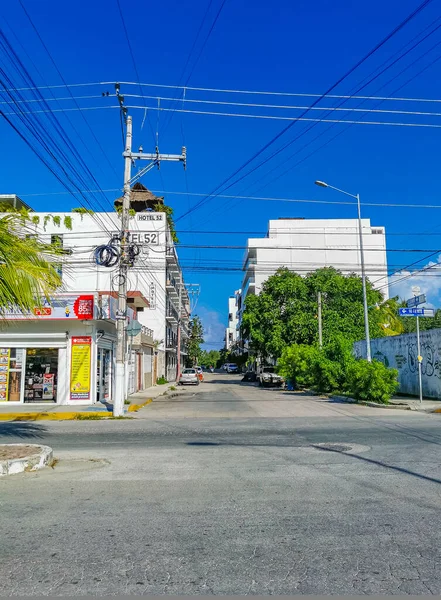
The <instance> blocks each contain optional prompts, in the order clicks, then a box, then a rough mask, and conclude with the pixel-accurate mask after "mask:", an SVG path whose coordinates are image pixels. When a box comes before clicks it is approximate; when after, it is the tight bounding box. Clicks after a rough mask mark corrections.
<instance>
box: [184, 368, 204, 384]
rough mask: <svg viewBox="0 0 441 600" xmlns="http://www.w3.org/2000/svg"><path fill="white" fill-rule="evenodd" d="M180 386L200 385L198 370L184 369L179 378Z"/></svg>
mask: <svg viewBox="0 0 441 600" xmlns="http://www.w3.org/2000/svg"><path fill="white" fill-rule="evenodd" d="M179 385H199V376H198V372H197V370H196V369H184V370H183V371H182V373H181V376H180V377H179Z"/></svg>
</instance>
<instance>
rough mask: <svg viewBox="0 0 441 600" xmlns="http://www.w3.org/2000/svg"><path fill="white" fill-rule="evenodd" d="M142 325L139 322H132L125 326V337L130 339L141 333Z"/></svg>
mask: <svg viewBox="0 0 441 600" xmlns="http://www.w3.org/2000/svg"><path fill="white" fill-rule="evenodd" d="M141 329H142V325H141V323H140V322H139V321H132V322H131V323H129V325H128V326H127V335H129V336H130V337H136V336H137V335H138V333H139V332H140V331H141Z"/></svg>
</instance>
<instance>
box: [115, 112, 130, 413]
mask: <svg viewBox="0 0 441 600" xmlns="http://www.w3.org/2000/svg"><path fill="white" fill-rule="evenodd" d="M131 152H132V117H127V121H126V144H125V152H124V196H123V206H122V213H121V257H120V261H119V274H118V312H117V315H116V318H117V321H116V369H115V398H114V399H113V416H114V417H122V416H123V414H124V400H125V358H126V357H125V354H126V319H127V271H128V260H127V259H128V256H127V245H128V236H129V218H130V213H129V211H130V175H131V167H132V158H131Z"/></svg>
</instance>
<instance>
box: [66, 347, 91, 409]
mask: <svg viewBox="0 0 441 600" xmlns="http://www.w3.org/2000/svg"><path fill="white" fill-rule="evenodd" d="M91 349H92V338H91V337H90V336H82V337H73V338H72V353H71V368H70V399H71V400H90V359H91Z"/></svg>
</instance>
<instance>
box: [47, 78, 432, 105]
mask: <svg viewBox="0 0 441 600" xmlns="http://www.w3.org/2000/svg"><path fill="white" fill-rule="evenodd" d="M111 84H113V82H97V83H84V84H74V85H75V86H81V85H84V86H95V85H111ZM121 85H136V86H137V85H139V84H138V83H136V82H133V81H122V82H121ZM140 85H142V86H147V87H151V88H164V89H181V90H184V89H185V90H186V91H187V92H189V91H198V92H199V91H200V92H210V93H225V94H244V95H247V94H249V95H261V96H278V97H284V96H286V97H294V98H321V97H322V94H314V93H306V92H303V93H299V92H270V91H259V90H235V89H220V88H208V87H191V86H185V88H184V86H174V85H166V84H161V83H141V84H140ZM59 87H62V86H59ZM155 97H156V96H155ZM326 98H332V99H338V100H341V99H345V100H382V101H386V100H391V101H397V102H441V99H438V98H409V97H393V96H358V95H352V94H351V95H348V94H346V95H341V94H326Z"/></svg>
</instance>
